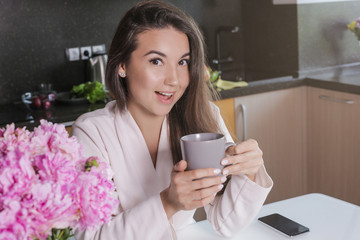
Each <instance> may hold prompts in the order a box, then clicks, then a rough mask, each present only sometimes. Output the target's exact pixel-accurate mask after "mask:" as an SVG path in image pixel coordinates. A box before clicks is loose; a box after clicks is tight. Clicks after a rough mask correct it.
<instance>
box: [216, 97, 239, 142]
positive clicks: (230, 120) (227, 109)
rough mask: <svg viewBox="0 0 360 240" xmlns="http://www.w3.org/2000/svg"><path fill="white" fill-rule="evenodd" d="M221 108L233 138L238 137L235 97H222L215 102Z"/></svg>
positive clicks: (222, 115)
mask: <svg viewBox="0 0 360 240" xmlns="http://www.w3.org/2000/svg"><path fill="white" fill-rule="evenodd" d="M214 103H215V104H216V105H217V106H218V107H219V109H220V114H221V117H222V118H223V120H224V122H225V125H226V127H227V129H228V130H229V132H230V134H231V136H232V138H233V139H234V141H235V139H236V133H235V115H234V114H235V113H234V98H227V99H222V100H218V101H215V102H214Z"/></svg>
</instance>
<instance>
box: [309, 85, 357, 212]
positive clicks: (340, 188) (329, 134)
mask: <svg viewBox="0 0 360 240" xmlns="http://www.w3.org/2000/svg"><path fill="white" fill-rule="evenodd" d="M308 154H309V155H308V179H309V180H308V184H309V185H308V189H309V191H310V192H321V193H324V194H328V195H330V196H333V197H336V198H340V199H343V200H345V201H348V202H352V203H355V204H357V205H360V96H359V95H355V94H349V93H343V92H338V91H330V90H325V89H319V88H313V87H309V88H308Z"/></svg>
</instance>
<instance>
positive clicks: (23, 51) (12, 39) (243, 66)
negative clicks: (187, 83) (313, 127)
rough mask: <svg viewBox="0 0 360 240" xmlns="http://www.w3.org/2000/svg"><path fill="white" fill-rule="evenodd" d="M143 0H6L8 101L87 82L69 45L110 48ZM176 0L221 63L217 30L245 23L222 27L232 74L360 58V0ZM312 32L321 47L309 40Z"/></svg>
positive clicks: (2, 13) (3, 28) (287, 71)
mask: <svg viewBox="0 0 360 240" xmlns="http://www.w3.org/2000/svg"><path fill="white" fill-rule="evenodd" d="M136 2H137V1H135V0H121V1H119V0H106V1H100V0H88V1H72V0H55V1H43V0H31V1H27V0H13V1H9V0H0V33H1V34H0V96H1V98H0V104H7V103H12V102H16V101H20V96H21V94H22V93H24V92H27V91H36V90H37V86H39V84H40V83H51V84H52V85H53V88H54V89H55V90H56V91H59V92H60V91H68V90H70V89H71V87H72V86H73V85H74V84H79V83H81V82H84V81H85V61H74V62H68V61H66V58H65V48H71V47H80V46H89V45H98V44H105V45H106V49H108V47H109V45H110V42H111V39H112V37H113V34H114V31H115V29H116V26H117V25H118V22H119V21H120V19H121V17H122V16H123V14H124V13H125V11H126V10H128V9H129V8H130V7H131V6H132V5H134V3H136ZM169 2H171V3H173V4H175V5H177V6H179V7H181V8H183V9H184V10H185V11H186V12H188V13H189V14H190V15H192V16H193V17H194V18H195V20H196V21H197V22H198V23H199V25H200V27H201V29H202V31H203V33H204V36H205V41H206V44H207V49H208V50H207V51H208V60H209V63H210V64H211V66H212V67H213V68H216V67H217V66H216V65H214V64H212V60H213V59H214V58H216V54H215V52H216V44H215V39H216V30H217V29H218V28H219V27H221V26H228V27H234V26H239V31H238V32H237V33H236V34H227V33H222V35H221V36H222V42H221V52H222V56H221V57H222V58H226V57H227V56H230V55H231V57H232V58H233V62H231V63H227V64H223V70H224V74H226V73H229V75H228V76H229V78H233V79H229V80H235V78H237V77H238V76H241V77H243V78H245V79H244V80H247V81H252V80H259V79H264V78H271V77H277V76H283V75H293V74H295V75H296V73H297V72H299V71H301V70H303V69H305V70H307V69H313V68H317V67H324V66H333V65H335V64H336V65H341V64H347V63H351V62H356V61H357V60H358V59H360V54H359V53H360V50H359V49H352V48H353V47H354V46H355V45H356V44H357V42H355V40H354V39H353V36H352V35H351V34H350V33H348V32H346V29H345V28H346V27H345V26H342V25H341V24H343V23H347V21H350V20H353V19H354V18H356V17H358V16H357V15H358V14H359V12H358V9H360V2H354V1H352V2H342V3H326V4H324V5H323V6H325V10H326V11H325V10H323V11H321V9H322V7H319V5H318V4H307V5H302V6H301V7H300V8H297V7H296V5H273V4H272V3H271V2H272V1H263V0H261V1H260V0H259V1H249V0H196V1H194V0H170V1H169ZM327 14H328V15H329V16H330V19H331V22H329V23H327V22H326V18H327ZM340 25H341V26H340ZM342 27H344V29H343V28H342ZM334 31H335V32H334ZM337 32H339V33H342V35H338V34H336V33H337ZM314 34H315V35H316V34H319V36H314ZM306 38H311V42H310V43H311V44H312V45H311V46H313V47H314V50H311V49H308V48H306V47H307V46H308V42H307V40H306ZM350 47H351V49H350ZM351 51H353V52H351ZM325 52H326V53H325ZM324 57H327V58H326V59H327V60H326V61H325V60H324V59H323V58H324Z"/></svg>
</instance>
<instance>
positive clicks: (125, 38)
mask: <svg viewBox="0 0 360 240" xmlns="http://www.w3.org/2000/svg"><path fill="white" fill-rule="evenodd" d="M169 26H171V27H173V28H175V29H177V30H178V31H181V32H183V33H184V34H186V35H187V37H188V40H189V45H190V64H189V73H190V81H189V85H188V87H187V89H186V90H185V92H184V94H183V96H182V97H181V98H180V99H179V101H178V102H177V103H176V104H175V105H174V107H173V108H172V109H171V111H170V113H169V115H168V124H169V132H170V136H169V138H170V143H171V144H170V145H171V152H172V156H173V161H174V163H176V162H178V161H180V160H181V150H180V144H179V139H180V137H181V136H183V135H186V134H191V133H199V132H218V131H219V126H218V123H217V120H216V119H215V116H214V115H213V113H212V110H211V107H210V100H211V99H212V98H213V97H216V96H217V95H216V92H215V91H213V89H211V86H208V83H207V82H206V81H205V80H204V79H205V76H204V73H205V62H206V60H205V53H204V52H205V49H204V48H205V44H204V40H203V36H202V34H201V31H200V29H199V28H198V26H197V24H196V22H195V21H194V20H193V19H192V17H190V16H189V15H187V14H186V13H184V12H183V11H182V10H180V9H179V8H177V7H175V6H174V5H172V4H169V3H165V2H161V1H142V2H140V3H138V4H137V5H135V6H134V7H133V8H131V9H130V10H129V11H128V12H127V13H126V14H125V16H124V17H123V18H122V20H121V21H120V23H119V26H118V28H117V30H116V33H115V36H114V38H113V40H112V43H111V46H110V49H109V57H108V64H107V68H106V85H107V88H108V89H109V91H110V92H112V94H113V95H114V96H115V99H116V102H117V106H118V107H119V109H120V111H123V110H124V109H125V108H126V103H127V99H128V88H127V86H126V81H124V80H125V79H121V77H120V76H119V75H118V68H119V65H120V63H125V64H126V63H128V61H129V59H130V56H131V53H132V52H133V51H134V50H135V49H136V48H137V36H138V34H139V33H142V32H144V31H146V30H150V29H162V28H166V27H169ZM212 93H213V94H212Z"/></svg>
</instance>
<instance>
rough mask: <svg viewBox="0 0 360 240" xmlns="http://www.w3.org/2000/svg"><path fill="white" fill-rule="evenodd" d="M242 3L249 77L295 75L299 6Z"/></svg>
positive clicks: (261, 1) (263, 1)
mask: <svg viewBox="0 0 360 240" xmlns="http://www.w3.org/2000/svg"><path fill="white" fill-rule="evenodd" d="M242 3H243V7H242V10H243V17H244V19H243V23H244V40H245V41H244V49H245V74H246V78H247V80H248V81H249V80H250V81H251V80H258V79H266V78H274V77H279V76H288V75H292V74H293V73H294V72H296V71H297V68H298V51H297V49H298V42H297V41H298V33H297V5H294V4H292V5H273V4H272V1H271V0H252V1H246V0H245V1H242Z"/></svg>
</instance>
